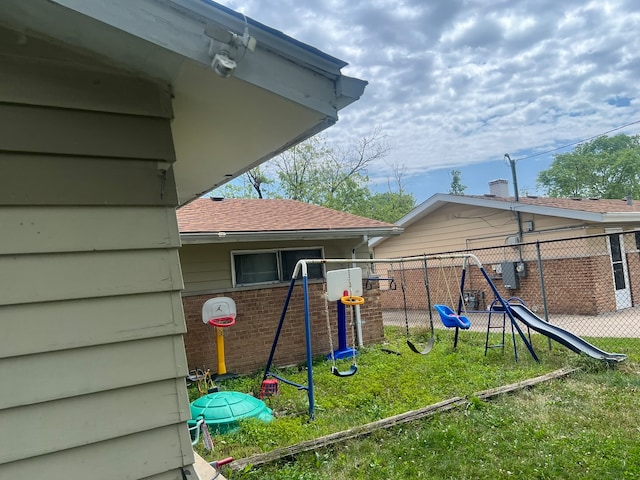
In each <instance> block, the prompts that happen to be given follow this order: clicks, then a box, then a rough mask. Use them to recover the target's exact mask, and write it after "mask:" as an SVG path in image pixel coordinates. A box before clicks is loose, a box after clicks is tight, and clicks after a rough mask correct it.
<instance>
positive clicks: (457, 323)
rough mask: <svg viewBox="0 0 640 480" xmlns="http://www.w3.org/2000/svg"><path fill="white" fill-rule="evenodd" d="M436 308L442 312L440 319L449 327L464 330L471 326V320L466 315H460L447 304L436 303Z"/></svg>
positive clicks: (439, 312)
mask: <svg viewBox="0 0 640 480" xmlns="http://www.w3.org/2000/svg"><path fill="white" fill-rule="evenodd" d="M433 308H435V309H436V310H437V312H438V314H440V320H442V323H443V324H444V326H445V327H447V328H461V329H463V330H468V329H469V328H470V327H471V321H469V319H468V318H467V317H465V316H464V315H458V314H457V313H456V312H454V311H453V310H451V309H450V308H449V307H448V306H446V305H434V306H433Z"/></svg>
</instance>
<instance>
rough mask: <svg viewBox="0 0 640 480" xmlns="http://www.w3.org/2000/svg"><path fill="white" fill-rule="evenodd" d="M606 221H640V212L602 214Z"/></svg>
mask: <svg viewBox="0 0 640 480" xmlns="http://www.w3.org/2000/svg"><path fill="white" fill-rule="evenodd" d="M602 217H603V218H602V221H603V222H604V223H633V222H635V223H640V212H614V213H605V214H603V215H602Z"/></svg>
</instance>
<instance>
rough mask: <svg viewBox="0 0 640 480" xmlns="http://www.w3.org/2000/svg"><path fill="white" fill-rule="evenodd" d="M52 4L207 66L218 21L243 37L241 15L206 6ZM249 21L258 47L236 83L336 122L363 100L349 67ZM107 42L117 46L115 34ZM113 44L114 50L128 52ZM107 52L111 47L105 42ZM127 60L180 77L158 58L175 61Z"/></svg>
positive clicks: (153, 0)
mask: <svg viewBox="0 0 640 480" xmlns="http://www.w3.org/2000/svg"><path fill="white" fill-rule="evenodd" d="M50 1H51V2H54V3H57V4H58V5H60V6H63V7H66V8H68V9H70V10H73V11H75V12H78V13H81V14H82V15H84V16H86V17H89V18H91V19H95V20H97V21H99V22H102V23H104V24H105V25H109V26H111V27H113V28H115V29H117V30H120V31H122V32H125V33H126V34H129V35H131V36H133V37H137V38H139V39H142V40H144V41H146V42H148V43H151V44H154V45H155V46H157V47H161V48H162V49H165V50H166V51H167V52H170V53H173V54H177V55H179V56H180V57H183V59H187V60H191V61H195V62H197V63H199V64H202V65H206V66H207V67H209V66H210V65H211V61H212V58H211V56H210V54H209V45H210V43H211V39H210V38H209V37H207V36H206V35H205V34H204V29H205V26H206V25H207V24H208V23H210V22H215V23H217V24H219V25H223V26H224V27H225V28H227V29H228V30H229V31H233V32H235V33H240V34H242V32H244V28H245V17H244V16H243V15H242V14H240V13H238V12H235V11H233V10H230V9H228V8H226V7H224V6H222V5H219V4H216V3H214V2H211V1H208V0H135V1H131V0H109V1H108V2H105V1H103V0H50ZM246 22H247V25H248V27H249V34H250V35H251V36H252V37H254V38H256V40H257V47H256V49H255V51H254V52H250V51H246V52H245V53H244V54H243V56H242V58H241V59H237V63H238V68H237V69H236V71H235V73H234V77H235V78H238V79H241V80H244V81H246V82H249V83H252V84H254V85H256V86H258V87H260V88H263V89H265V90H267V91H271V92H273V93H275V94H278V95H280V96H283V97H285V98H288V99H290V100H292V101H294V102H296V103H299V104H301V105H304V106H306V107H308V108H312V109H314V110H317V111H318V112H321V113H322V114H323V115H326V116H327V117H329V118H332V119H333V120H334V121H336V120H337V111H338V110H339V109H340V108H343V107H345V106H347V105H349V104H351V103H353V102H354V101H356V100H358V99H359V98H360V96H361V95H362V94H363V93H364V88H365V86H366V85H367V82H365V81H363V80H358V79H353V78H350V77H345V76H343V75H342V74H341V73H340V69H341V68H342V67H344V66H345V65H347V64H346V63H345V62H343V61H341V60H338V59H337V58H335V57H332V56H330V55H328V54H325V53H323V52H321V51H320V50H318V49H315V48H313V47H311V46H309V45H306V44H304V43H302V42H299V41H297V40H295V39H293V38H291V37H288V36H286V35H284V34H282V33H281V32H279V31H277V30H274V29H272V28H270V27H267V26H266V25H263V24H261V23H259V22H256V21H255V20H253V19H250V18H248V17H246ZM94 33H95V32H94ZM94 38H95V37H93V36H92V35H78V41H79V42H84V43H89V44H85V45H80V46H83V47H84V48H89V49H92V47H94V48H95V47H96V45H91V44H90V43H91V42H92V41H95V40H94ZM67 39H68V35H67ZM108 41H112V42H113V39H112V36H111V40H109V39H107V42H108ZM113 43H114V45H115V46H114V47H113V48H116V49H117V48H122V46H123V45H122V43H121V44H120V45H118V42H113ZM101 47H102V49H105V48H109V47H108V46H106V42H105V41H104V40H103V41H102V42H101ZM129 47H131V45H129ZM131 50H132V49H131V48H130V49H129V50H128V51H127V53H128V54H130V53H131ZM112 53H113V57H114V58H116V59H120V60H122V59H125V61H126V55H122V54H120V55H119V54H118V51H116V50H114V51H113V52H112ZM107 55H108V53H107ZM160 57H166V55H164V56H160ZM128 60H129V63H130V65H125V66H126V67H129V68H132V69H135V68H142V69H143V70H145V73H148V74H150V75H151V76H155V77H157V78H161V79H162V80H164V81H168V82H170V83H171V81H172V80H174V78H167V75H166V74H167V73H168V74H169V75H170V76H171V75H174V76H176V75H177V73H178V72H166V71H165V70H166V65H158V64H154V60H157V62H156V63H160V62H163V63H164V64H166V63H171V62H167V59H166V58H158V59H156V58H154V57H153V56H149V55H147V58H140V59H136V58H135V54H134V55H132V56H131V58H129V59H128ZM174 63H176V62H175V61H174ZM178 63H179V62H178ZM174 68H175V66H174Z"/></svg>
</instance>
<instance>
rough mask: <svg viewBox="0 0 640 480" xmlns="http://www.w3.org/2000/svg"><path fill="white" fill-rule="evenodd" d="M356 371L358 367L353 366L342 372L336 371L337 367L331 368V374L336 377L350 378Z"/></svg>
mask: <svg viewBox="0 0 640 480" xmlns="http://www.w3.org/2000/svg"><path fill="white" fill-rule="evenodd" d="M357 371H358V366H357V365H355V364H354V365H351V368H349V370H345V371H344V372H341V371H340V370H338V368H337V367H331V373H333V374H334V375H335V376H336V377H350V376H351V375H355V373H356V372H357Z"/></svg>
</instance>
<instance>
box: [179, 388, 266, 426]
mask: <svg viewBox="0 0 640 480" xmlns="http://www.w3.org/2000/svg"><path fill="white" fill-rule="evenodd" d="M200 416H202V417H204V421H205V422H206V424H207V425H208V426H209V429H210V430H211V431H212V432H218V433H227V432H231V431H233V430H235V429H236V428H238V421H239V420H242V419H243V418H257V419H258V420H262V421H263V422H270V421H271V420H273V411H272V410H271V409H270V408H269V407H267V405H266V404H265V403H264V402H263V401H262V400H259V399H257V398H255V397H252V396H251V395H247V394H246V393H240V392H226V391H224V392H215V393H210V394H208V395H204V396H202V397H200V398H198V399H196V400H194V401H193V402H191V418H192V420H191V422H193V423H195V421H196V419H197V418H198V417H200ZM191 422H190V423H191Z"/></svg>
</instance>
